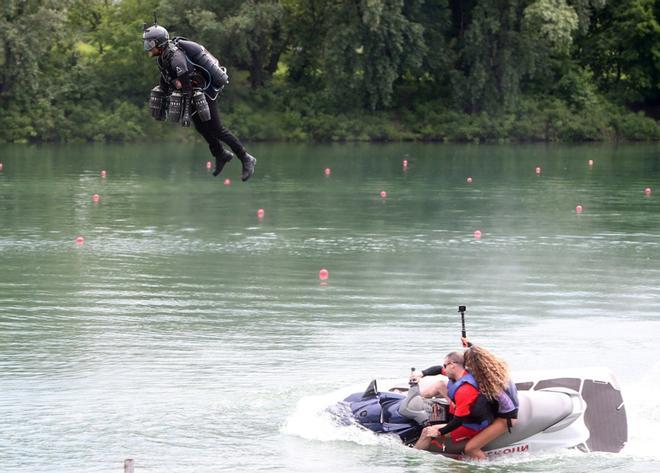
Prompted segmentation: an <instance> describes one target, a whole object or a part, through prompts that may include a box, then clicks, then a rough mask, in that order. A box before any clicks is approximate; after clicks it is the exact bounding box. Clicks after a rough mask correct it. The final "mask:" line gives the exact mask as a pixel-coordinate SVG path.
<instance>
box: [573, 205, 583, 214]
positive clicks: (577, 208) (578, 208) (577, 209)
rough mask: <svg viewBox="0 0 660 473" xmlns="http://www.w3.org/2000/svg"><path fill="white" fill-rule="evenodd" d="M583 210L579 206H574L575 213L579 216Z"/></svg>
mask: <svg viewBox="0 0 660 473" xmlns="http://www.w3.org/2000/svg"><path fill="white" fill-rule="evenodd" d="M583 210H584V209H583V208H582V206H581V205H580V204H578V205H576V206H575V213H578V214H581V213H582V211H583Z"/></svg>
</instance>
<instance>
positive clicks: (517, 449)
mask: <svg viewBox="0 0 660 473" xmlns="http://www.w3.org/2000/svg"><path fill="white" fill-rule="evenodd" d="M527 451H529V444H524V445H512V446H510V447H506V448H499V449H497V450H489V451H487V452H486V454H487V455H489V456H493V457H494V456H498V455H510V454H512V453H522V452H527Z"/></svg>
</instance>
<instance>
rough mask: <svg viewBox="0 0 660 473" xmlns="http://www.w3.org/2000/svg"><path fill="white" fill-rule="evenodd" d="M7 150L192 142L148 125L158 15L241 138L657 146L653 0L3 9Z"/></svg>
mask: <svg viewBox="0 0 660 473" xmlns="http://www.w3.org/2000/svg"><path fill="white" fill-rule="evenodd" d="M2 8H3V12H2V16H1V17H0V42H1V46H0V107H1V109H2V115H1V116H0V141H3V142H80V141H134V140H145V139H153V140H162V139H194V138H193V135H194V134H192V133H185V132H182V131H181V129H180V128H177V127H174V126H168V125H165V124H163V123H157V122H154V121H153V120H151V118H150V116H149V113H148V108H147V103H148V95H149V91H150V89H151V88H152V87H153V86H154V85H155V84H156V83H157V80H158V71H157V66H156V65H155V63H154V60H153V59H152V58H148V57H147V56H146V54H145V53H144V51H143V49H142V41H141V34H142V26H143V23H144V22H146V23H147V24H151V23H152V21H153V14H154V12H156V13H157V16H158V22H159V24H161V25H162V26H165V27H166V28H167V29H168V30H169V32H170V35H171V36H184V37H187V38H189V39H192V40H194V41H197V42H199V43H202V44H204V45H205V46H206V47H207V49H209V50H210V51H211V52H212V53H214V55H215V56H217V57H218V58H220V60H221V62H222V63H223V64H224V65H225V66H226V67H227V68H228V70H229V73H230V77H231V82H230V86H229V87H228V88H227V90H226V91H225V92H224V93H223V95H222V98H221V101H220V110H221V113H222V114H223V115H224V118H225V121H226V122H227V123H228V124H229V125H230V126H231V128H233V129H234V130H235V131H236V132H237V133H238V134H239V135H240V136H241V137H243V138H244V139H247V140H292V141H306V140H312V141H328V140H335V141H341V140H379V141H388V140H426V141H459V142H460V141H468V142H510V141H513V142H516V141H602V140H609V141H617V140H658V139H660V126H659V124H658V122H657V119H658V118H660V92H659V91H660V87H659V85H660V25H659V20H658V19H659V18H660V2H657V1H656V0H618V1H614V0H279V1H276V0H264V1H259V0H122V1H116V0H115V1H112V0H6V1H5V2H3V7H2Z"/></svg>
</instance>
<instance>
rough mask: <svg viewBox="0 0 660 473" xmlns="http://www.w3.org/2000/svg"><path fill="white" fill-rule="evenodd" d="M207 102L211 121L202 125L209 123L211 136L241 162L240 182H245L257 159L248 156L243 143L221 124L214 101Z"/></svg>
mask: <svg viewBox="0 0 660 473" xmlns="http://www.w3.org/2000/svg"><path fill="white" fill-rule="evenodd" d="M207 101H208V103H209V110H210V112H211V120H209V121H208V122H204V123H209V128H210V129H211V130H212V132H213V136H215V138H217V139H218V140H220V141H222V142H223V143H226V144H227V145H228V146H229V147H230V148H231V150H232V151H233V152H234V154H235V155H236V156H237V157H238V159H239V160H240V161H241V164H242V165H243V169H242V172H241V180H243V181H247V180H248V179H250V177H252V174H254V166H255V165H256V164H257V159H256V158H255V157H254V156H252V155H251V154H249V153H248V152H247V150H246V149H245V147H244V146H243V143H241V142H240V140H239V139H238V138H237V137H236V136H235V135H234V134H233V133H232V132H231V131H229V129H228V128H227V127H226V126H224V125H223V124H222V122H221V120H220V113H219V112H218V107H217V104H216V101H215V100H210V99H208V98H207Z"/></svg>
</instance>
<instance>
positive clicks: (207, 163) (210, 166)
mask: <svg viewBox="0 0 660 473" xmlns="http://www.w3.org/2000/svg"><path fill="white" fill-rule="evenodd" d="M212 167H213V163H212V162H211V161H206V169H211V168H212Z"/></svg>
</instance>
